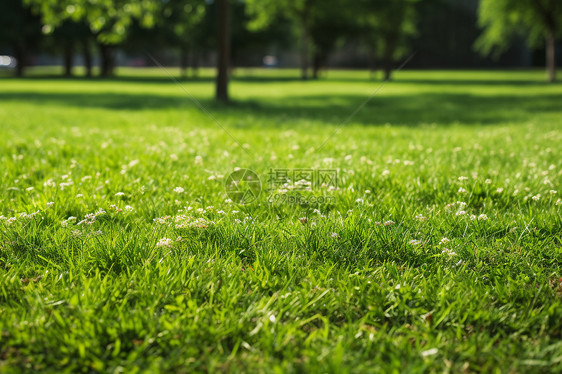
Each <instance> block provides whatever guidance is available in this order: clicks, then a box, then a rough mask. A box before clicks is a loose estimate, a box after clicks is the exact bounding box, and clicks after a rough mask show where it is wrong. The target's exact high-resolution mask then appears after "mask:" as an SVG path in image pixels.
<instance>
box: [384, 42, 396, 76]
mask: <svg viewBox="0 0 562 374" xmlns="http://www.w3.org/2000/svg"><path fill="white" fill-rule="evenodd" d="M397 40H398V36H397V35H390V36H388V37H387V38H386V43H385V44H386V45H385V50H384V80H385V81H387V80H390V78H392V68H393V64H394V51H395V50H396V42H397Z"/></svg>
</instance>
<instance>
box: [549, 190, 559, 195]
mask: <svg viewBox="0 0 562 374" xmlns="http://www.w3.org/2000/svg"><path fill="white" fill-rule="evenodd" d="M557 193H558V191H555V190H550V194H551V195H556V194H557Z"/></svg>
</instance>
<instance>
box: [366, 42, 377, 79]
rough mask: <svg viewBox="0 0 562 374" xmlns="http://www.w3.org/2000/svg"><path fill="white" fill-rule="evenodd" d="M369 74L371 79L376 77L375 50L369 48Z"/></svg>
mask: <svg viewBox="0 0 562 374" xmlns="http://www.w3.org/2000/svg"><path fill="white" fill-rule="evenodd" d="M368 54H369V72H370V73H371V79H375V78H376V77H377V56H376V54H375V49H374V48H373V47H371V46H369V50H368Z"/></svg>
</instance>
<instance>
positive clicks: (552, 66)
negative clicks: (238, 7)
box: [546, 31, 556, 83]
mask: <svg viewBox="0 0 562 374" xmlns="http://www.w3.org/2000/svg"><path fill="white" fill-rule="evenodd" d="M546 71H547V75H548V81H549V82H551V83H552V82H554V81H555V80H556V38H555V37H554V32H553V31H550V32H549V33H548V36H547V37H546Z"/></svg>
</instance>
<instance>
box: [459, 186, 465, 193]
mask: <svg viewBox="0 0 562 374" xmlns="http://www.w3.org/2000/svg"><path fill="white" fill-rule="evenodd" d="M465 192H466V190H465V189H464V188H462V187H459V190H458V193H465Z"/></svg>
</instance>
